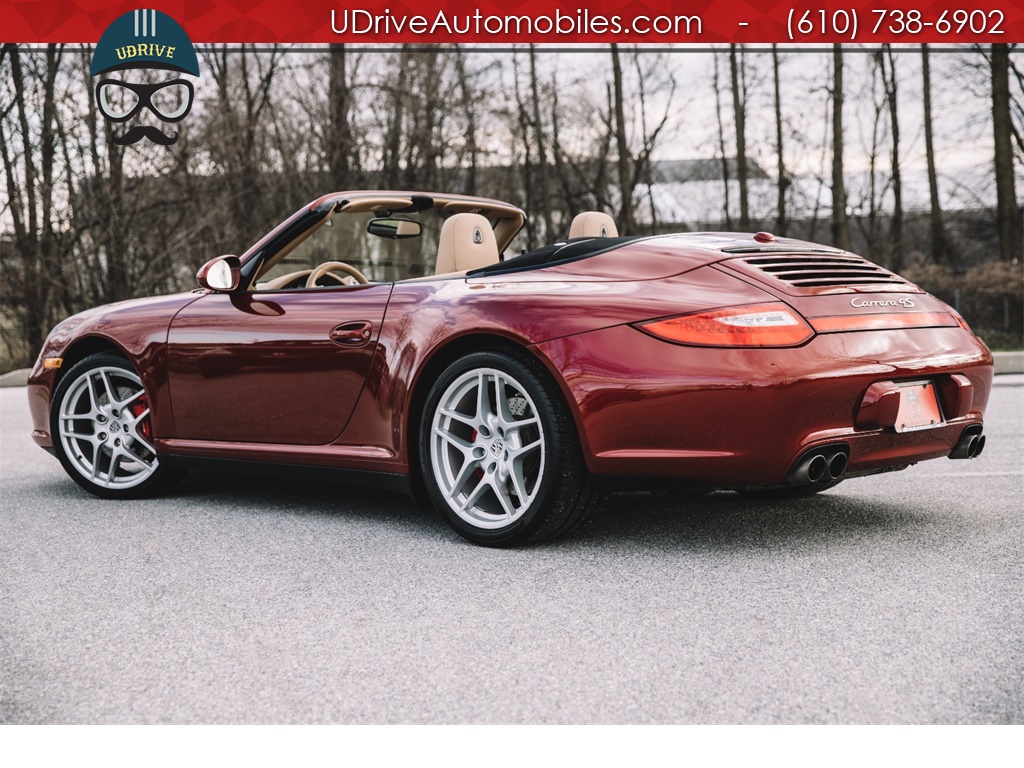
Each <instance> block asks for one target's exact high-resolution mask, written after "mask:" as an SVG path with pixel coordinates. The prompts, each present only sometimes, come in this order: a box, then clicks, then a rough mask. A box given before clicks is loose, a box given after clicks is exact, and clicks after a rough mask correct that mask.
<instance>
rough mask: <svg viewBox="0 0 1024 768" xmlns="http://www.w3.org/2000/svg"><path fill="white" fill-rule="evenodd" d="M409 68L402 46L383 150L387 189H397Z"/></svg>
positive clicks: (404, 48)
mask: <svg viewBox="0 0 1024 768" xmlns="http://www.w3.org/2000/svg"><path fill="white" fill-rule="evenodd" d="M408 66H409V52H408V51H407V50H406V46H405V45H403V46H402V50H401V52H400V53H399V54H398V79H397V81H396V82H395V85H394V90H393V91H392V94H391V124H390V125H389V126H388V140H387V144H386V145H385V149H384V169H383V170H384V182H385V186H386V187H387V188H388V189H398V188H399V187H400V186H401V185H400V183H399V178H398V174H399V170H400V168H401V165H402V160H401V151H402V128H403V123H404V121H405V102H406V100H407V99H408V94H407V93H406V87H405V80H406V69H407V68H408Z"/></svg>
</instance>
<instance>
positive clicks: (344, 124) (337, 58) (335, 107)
mask: <svg viewBox="0 0 1024 768" xmlns="http://www.w3.org/2000/svg"><path fill="white" fill-rule="evenodd" d="M328 80H329V82H328V88H327V90H328V94H329V96H328V98H329V99H330V104H329V105H328V106H329V109H330V120H331V133H330V139H329V143H328V145H329V147H328V149H329V152H330V157H329V158H328V165H329V167H330V172H331V184H332V185H333V187H334V189H336V190H338V191H341V190H345V189H350V188H351V187H352V186H354V185H353V184H352V182H351V179H350V178H349V174H350V169H349V157H350V155H351V152H352V130H351V127H350V125H349V121H348V114H349V104H350V102H351V97H352V91H351V88H350V87H349V83H348V72H347V69H346V62H345V44H344V43H333V44H331V53H330V73H329V76H328Z"/></svg>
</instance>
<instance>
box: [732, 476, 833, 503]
mask: <svg viewBox="0 0 1024 768" xmlns="http://www.w3.org/2000/svg"><path fill="white" fill-rule="evenodd" d="M841 482H843V479H842V478H840V479H838V480H832V479H826V480H819V481H818V482H816V483H806V484H804V485H787V486H783V487H780V488H741V489H739V491H738V492H739V493H740V494H742V495H744V496H750V497H751V498H755V499H764V500H765V501H783V500H786V499H805V498H807V497H808V496H814V495H815V494H818V493H821V492H822V491H827V490H828V489H829V488H835V487H836V486H837V485H839V484H840V483H841Z"/></svg>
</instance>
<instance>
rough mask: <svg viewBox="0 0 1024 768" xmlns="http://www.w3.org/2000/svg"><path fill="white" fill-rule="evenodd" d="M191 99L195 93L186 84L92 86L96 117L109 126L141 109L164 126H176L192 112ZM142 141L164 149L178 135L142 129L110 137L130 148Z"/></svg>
mask: <svg viewBox="0 0 1024 768" xmlns="http://www.w3.org/2000/svg"><path fill="white" fill-rule="evenodd" d="M194 97H195V89H194V88H193V87H192V83H190V82H189V81H188V80H171V81H169V82H166V83H152V84H146V83H129V82H125V81H124V80H100V82H98V83H97V84H96V103H97V104H98V105H99V108H100V113H101V114H102V115H103V116H104V117H105V118H107V120H109V121H110V122H112V123H124V122H127V121H128V120H131V119H132V118H133V117H135V116H136V115H137V114H139V112H141V111H142V110H143V109H148V110H149V111H150V112H152V113H153V114H154V115H156V116H157V117H158V118H159V119H160V120H161V121H163V122H165V123H177V122H178V121H180V120H183V119H184V118H185V116H186V115H188V113H189V111H190V110H191V109H192V100H193V98H194ZM143 138H145V139H149V140H150V141H154V142H156V143H157V144H164V145H167V144H173V143H174V142H175V141H177V140H178V134H176V133H175V134H174V136H168V135H166V134H165V133H164V132H163V131H161V130H159V129H158V128H154V127H152V126H148V125H142V126H136V127H135V128H132V129H130V130H129V131H127V132H126V133H124V134H122V135H121V136H114V142H115V143H117V144H134V143H135V142H136V141H139V140H140V139H143Z"/></svg>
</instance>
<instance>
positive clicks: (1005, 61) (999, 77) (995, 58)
mask: <svg viewBox="0 0 1024 768" xmlns="http://www.w3.org/2000/svg"><path fill="white" fill-rule="evenodd" d="M1009 73H1010V50H1009V47H1008V46H1007V45H1006V44H1005V43H1000V44H994V45H993V46H992V133H993V138H994V139H995V170H996V226H997V228H998V230H999V256H1000V258H1001V259H1002V260H1003V261H1017V260H1019V259H1020V258H1021V256H1022V249H1024V246H1022V243H1021V239H1022V234H1021V226H1022V222H1021V211H1020V208H1019V207H1018V206H1017V193H1016V191H1015V189H1014V179H1013V146H1012V144H1011V135H1012V133H1013V124H1012V120H1011V118H1010V83H1009Z"/></svg>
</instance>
